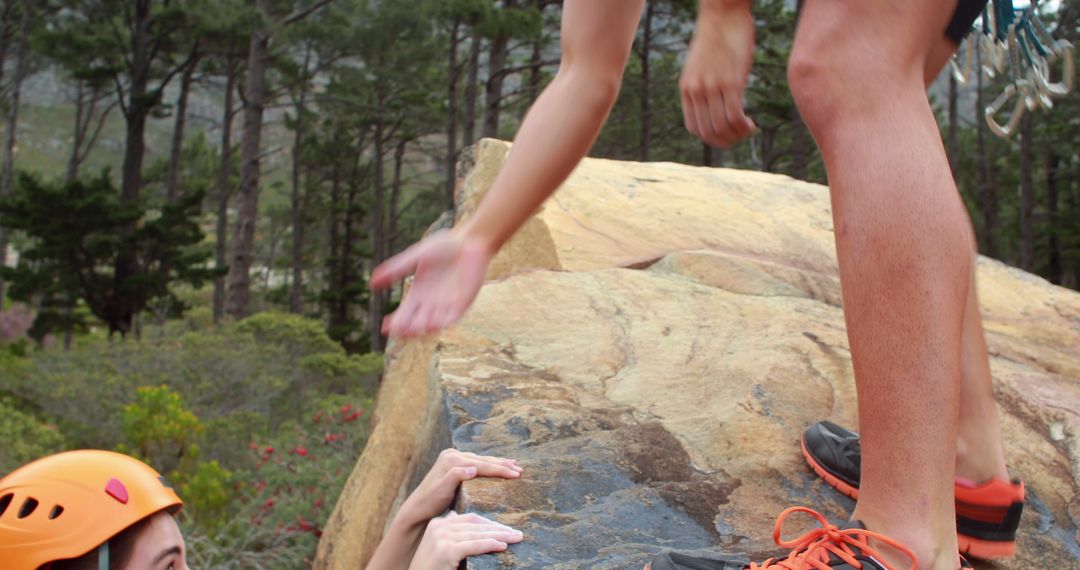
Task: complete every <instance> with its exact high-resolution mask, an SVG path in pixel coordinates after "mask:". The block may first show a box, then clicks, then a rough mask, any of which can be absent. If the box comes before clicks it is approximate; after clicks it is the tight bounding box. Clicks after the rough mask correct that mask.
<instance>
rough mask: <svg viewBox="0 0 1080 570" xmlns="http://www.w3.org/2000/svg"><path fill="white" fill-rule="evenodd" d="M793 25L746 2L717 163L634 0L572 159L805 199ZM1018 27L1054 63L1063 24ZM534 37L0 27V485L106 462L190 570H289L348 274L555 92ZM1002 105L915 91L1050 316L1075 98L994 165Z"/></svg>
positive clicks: (951, 87)
mask: <svg viewBox="0 0 1080 570" xmlns="http://www.w3.org/2000/svg"><path fill="white" fill-rule="evenodd" d="M794 4H795V3H794V2H793V1H784V0H757V1H756V2H755V8H754V11H755V16H756V22H757V45H758V48H757V52H756V55H755V66H754V70H753V75H752V78H751V82H750V86H749V89H748V92H747V107H748V114H749V115H750V116H751V117H753V119H754V120H755V122H756V123H757V125H758V127H759V129H758V131H757V133H755V134H754V136H753V137H752V138H751V139H750V140H749V141H747V142H745V143H743V144H740V145H739V146H736V147H734V148H732V149H730V150H725V151H721V150H719V149H713V148H709V147H707V146H704V145H702V144H701V143H700V142H699V141H697V140H695V139H693V138H692V137H691V136H690V135H689V134H688V133H687V132H686V131H685V129H684V128H683V125H682V112H681V109H680V98H679V93H678V90H677V81H678V75H679V71H680V68H681V63H682V59H683V57H684V54H685V51H686V47H687V42H688V40H689V37H690V34H691V32H692V28H693V20H694V15H695V10H696V7H695V3H694V2H693V1H692V0H651V1H649V2H648V3H647V5H646V8H645V12H644V14H643V15H642V22H641V25H640V27H639V30H638V34H637V38H636V41H635V44H634V48H633V52H632V54H631V57H630V61H629V64H628V67H627V70H626V74H625V79H624V85H623V90H622V93H621V95H620V97H619V100H618V103H617V105H616V107H615V109H614V110H613V112H612V114H611V118H610V119H609V121H608V124H607V126H606V127H605V129H604V131H603V132H602V133H601V135H600V139H599V140H598V142H597V143H596V145H595V147H594V148H593V150H592V153H591V154H592V156H598V157H608V158H616V159H624V160H640V161H673V162H680V163H684V164H693V165H705V166H717V167H719V166H723V167H730V168H740V169H749V170H760V171H765V172H774V173H780V174H786V175H789V176H792V177H794V178H798V179H802V180H809V181H813V182H820V183H825V182H826V180H825V171H824V168H823V165H822V163H821V158H820V156H819V155H818V153H817V151H816V148H815V146H814V144H813V140H812V139H811V138H810V136H809V133H808V132H807V130H806V127H805V126H804V125H803V123H802V121H801V120H800V118H799V116H798V113H797V112H796V110H795V107H794V104H793V102H792V100H791V97H790V95H789V93H788V89H787V85H786V76H785V73H786V72H785V64H786V60H787V56H788V53H789V52H790V49H791V41H792V37H793V31H794V26H795V22H796V12H795V6H794ZM1042 12H1043V17H1044V20H1046V21H1047V22H1049V23H1050V27H1051V29H1052V30H1053V31H1054V33H1055V34H1056V35H1057V36H1058V37H1060V38H1064V39H1067V40H1070V41H1072V42H1073V43H1074V44H1075V43H1078V40H1080V38H1078V35H1080V33H1078V32H1080V30H1078V26H1080V0H1066V1H1064V2H1060V3H1058V2H1054V3H1052V4H1047V6H1046V7H1045V8H1044V9H1043V10H1042ZM560 15H561V2H559V1H555V0H382V1H376V0H3V1H2V2H0V113H2V115H3V121H2V123H0V124H2V127H0V128H2V136H3V137H4V138H3V144H2V145H0V148H2V150H0V252H4V253H5V256H4V257H5V259H4V263H3V264H2V265H3V268H2V269H0V475H2V474H4V473H7V472H8V471H10V470H11V469H14V468H15V467H17V466H18V465H20V464H22V463H24V462H26V461H29V460H31V459H34V458H36V457H39V456H41V455H44V454H47V453H50V452H55V451H58V450H62V449H70V448H78V447H97V448H106V449H119V450H121V451H125V452H127V453H131V454H134V455H137V456H139V457H141V458H143V459H145V460H147V461H149V462H151V464H153V465H154V466H155V467H156V468H157V469H158V470H160V471H162V472H163V473H166V474H167V475H168V476H169V477H170V478H171V479H172V480H173V481H174V483H175V484H176V485H177V486H178V488H179V491H180V494H181V496H183V497H184V498H185V501H186V502H187V506H186V508H185V511H184V513H185V514H184V523H185V532H186V534H187V535H188V538H189V542H190V546H191V551H192V554H193V556H192V567H193V568H209V567H213V568H299V567H304V566H306V564H307V562H308V561H309V560H310V559H311V557H312V556H313V554H314V548H315V544H316V542H317V540H318V537H319V535H320V532H321V528H322V525H323V524H324V523H325V521H326V519H327V517H328V516H329V512H330V510H331V509H332V508H333V505H334V502H335V500H336V497H337V494H338V492H339V491H340V489H341V486H342V485H343V483H344V479H345V477H346V476H347V475H348V472H349V470H350V469H351V467H352V465H353V462H354V461H355V459H356V457H357V456H358V454H359V453H360V451H361V450H362V449H363V445H364V442H365V439H366V432H367V428H366V426H367V418H366V416H365V413H366V411H367V409H368V407H369V405H370V403H371V398H372V395H373V393H374V389H375V387H376V386H377V382H378V377H379V373H380V370H381V366H382V364H381V363H382V356H381V351H382V350H383V348H384V346H385V342H386V339H385V338H383V337H382V336H381V335H380V334H379V328H380V323H381V319H382V317H383V315H385V314H387V313H388V312H389V311H391V310H392V309H393V306H394V303H395V301H396V299H395V297H394V295H393V294H390V293H372V292H371V291H370V290H369V289H368V286H367V277H368V275H369V273H370V270H371V268H372V267H374V266H375V265H377V264H378V263H379V262H381V261H382V260H384V259H386V258H387V257H389V256H390V255H393V254H394V253H395V252H397V251H399V250H401V249H402V248H403V247H405V246H407V245H408V244H410V243H412V242H413V241H415V240H416V239H417V238H418V237H419V236H420V235H421V234H422V232H423V231H424V230H425V228H426V227H428V226H429V225H430V224H431V223H432V222H433V221H434V220H435V219H436V218H437V217H438V216H439V215H440V213H442V212H444V211H446V210H448V209H451V208H452V207H453V203H452V193H453V188H454V183H455V180H456V178H457V173H456V171H455V169H456V162H457V159H458V157H459V155H460V152H461V150H462V149H463V148H465V147H467V146H469V145H471V144H473V143H474V142H475V141H476V140H477V139H478V138H480V137H499V138H511V137H512V136H513V133H514V132H515V130H516V128H517V126H518V125H519V124H520V122H521V120H522V117H523V114H524V113H525V111H526V110H527V108H528V107H529V105H530V103H531V102H532V101H533V100H534V99H535V98H536V96H537V95H538V94H539V92H540V91H541V90H542V89H543V87H544V85H545V84H546V83H547V82H548V81H549V80H550V79H551V77H552V76H553V74H554V73H555V72H556V70H557V67H558V54H559V49H558V42H559V18H560ZM1006 81H1007V80H1006V79H1004V78H1000V77H999V78H997V79H993V80H991V79H987V78H984V77H981V76H979V77H974V78H972V79H971V81H969V82H968V83H967V84H964V85H961V84H958V83H957V81H956V80H955V78H953V77H952V76H951V75H950V74H949V73H947V72H946V73H943V74H942V77H940V78H938V80H937V81H936V82H935V84H934V85H933V87H932V88H931V100H932V102H933V104H934V108H935V110H936V111H937V113H938V116H939V122H940V124H941V129H942V135H943V139H944V141H945V145H946V150H947V152H948V155H949V159H950V163H951V165H952V168H953V172H954V175H955V178H956V180H957V183H958V186H959V188H960V191H961V193H962V195H963V197H964V200H965V202H966V203H967V205H968V208H969V211H970V212H971V215H972V219H973V222H974V225H975V230H976V233H977V235H978V240H979V247H980V251H981V253H983V254H984V255H988V256H991V257H995V258H997V259H1000V260H1002V261H1004V262H1006V263H1009V264H1012V265H1016V266H1018V267H1021V268H1023V269H1025V270H1027V271H1030V272H1033V273H1035V274H1037V275H1040V276H1042V277H1044V278H1045V279H1047V280H1049V281H1051V282H1053V283H1056V284H1059V285H1062V286H1064V287H1070V288H1073V289H1077V288H1078V287H1080V158H1078V147H1080V137H1077V136H1075V133H1076V131H1077V129H1078V128H1080V97H1078V96H1077V95H1075V94H1074V95H1072V96H1070V97H1068V98H1066V99H1064V100H1061V101H1059V102H1058V103H1057V105H1056V106H1055V107H1054V109H1052V110H1050V111H1041V112H1037V113H1028V114H1027V115H1025V117H1024V120H1023V121H1022V123H1021V128H1020V133H1019V134H1018V135H1016V136H1014V137H1013V138H1011V139H1000V138H998V137H995V136H993V135H992V134H991V133H990V132H989V130H988V129H987V128H986V124H985V122H984V121H983V120H982V113H981V111H980V109H982V108H983V107H985V106H986V104H987V103H988V102H989V101H991V100H993V99H994V98H995V97H997V95H998V93H1000V92H1001V90H1002V89H1003V88H1004V86H1005V84H1006ZM1070 133H1072V134H1070ZM878 136H884V137H887V136H889V134H888V133H878ZM718 223H722V221H718Z"/></svg>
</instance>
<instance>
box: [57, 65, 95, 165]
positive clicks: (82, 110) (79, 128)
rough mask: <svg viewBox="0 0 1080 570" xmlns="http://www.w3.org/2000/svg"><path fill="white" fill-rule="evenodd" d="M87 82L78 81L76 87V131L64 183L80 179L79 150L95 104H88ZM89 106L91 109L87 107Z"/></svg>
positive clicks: (91, 101)
mask: <svg viewBox="0 0 1080 570" xmlns="http://www.w3.org/2000/svg"><path fill="white" fill-rule="evenodd" d="M85 95H86V82H85V81H82V80H80V81H78V82H77V83H76V85H75V131H74V132H73V133H72V135H73V136H72V141H71V154H69V155H68V163H67V169H66V170H65V171H64V182H65V183H67V184H71V183H72V182H74V181H75V180H76V179H78V178H79V163H80V162H81V161H80V160H79V149H80V148H82V143H83V125H84V124H86V116H87V115H91V114H93V110H94V102H95V101H96V99H94V98H91V100H90V101H89V102H88V101H86V98H85ZM88 105H89V109H88V108H87V106H88Z"/></svg>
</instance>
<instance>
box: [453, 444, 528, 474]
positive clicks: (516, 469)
mask: <svg viewBox="0 0 1080 570" xmlns="http://www.w3.org/2000/svg"><path fill="white" fill-rule="evenodd" d="M439 460H440V461H442V462H444V464H445V465H447V466H471V467H475V468H476V470H477V474H478V475H479V476H481V477H502V478H505V479H517V478H518V477H521V473H522V471H524V469H522V468H521V466H519V465H518V464H517V462H516V461H514V460H513V459H506V458H503V457H494V456H490V455H477V454H475V453H468V452H461V451H457V450H454V449H448V450H446V451H444V452H442V454H440V456H439Z"/></svg>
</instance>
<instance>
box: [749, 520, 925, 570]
mask: <svg viewBox="0 0 1080 570" xmlns="http://www.w3.org/2000/svg"><path fill="white" fill-rule="evenodd" d="M792 513H807V514H809V515H810V516H812V517H814V518H815V519H817V520H818V522H819V523H821V526H820V527H818V528H815V529H814V530H811V531H810V532H808V533H806V534H804V535H802V536H800V537H799V538H796V539H795V540H788V541H785V540H782V539H781V538H780V535H781V534H782V529H783V528H784V520H785V519H786V518H787V517H788V515H790V514H792ZM871 538H873V539H875V540H878V541H881V542H883V543H885V544H888V545H889V546H892V547H893V548H896V549H897V550H899V551H901V552H903V553H904V554H905V555H907V556H908V557H909V558H911V568H910V569H909V570H916V569H917V568H918V566H919V559H918V558H917V557H916V556H915V553H914V552H912V551H911V550H909V549H908V548H907V547H905V546H904V545H902V544H900V543H899V542H896V541H895V540H893V539H891V538H889V537H887V536H885V535H883V534H880V533H876V532H874V531H871V530H865V529H861V528H852V529H841V528H839V527H837V526H835V525H831V524H829V521H828V520H826V519H825V517H823V516H821V515H820V514H818V513H817V512H816V511H814V510H812V509H808V508H806V507H791V508H790V509H787V510H785V511H784V512H782V513H780V516H779V517H777V519H776V525H775V526H774V527H773V540H774V541H776V544H777V545H778V546H780V547H781V548H791V549H793V550H792V552H791V554H789V555H788V557H787V558H784V559H782V560H781V559H777V558H770V559H769V560H766V561H765V562H763V563H762V564H761V565H758V564H753V563H752V564H750V566H749V568H747V570H811V569H814V568H816V569H818V570H831V567H830V566H829V565H828V562H829V555H830V554H835V555H836V556H837V557H839V558H840V559H841V560H843V561H844V562H847V563H848V564H850V565H852V566H854V567H855V568H862V567H863V563H862V562H860V561H858V560H856V559H855V556H856V555H857V554H856V552H855V551H854V550H852V548H851V547H852V546H855V547H857V548H858V549H859V553H860V554H861V555H862V556H873V557H874V558H880V555H879V554H878V553H877V552H875V551H874V549H873V548H871V547H870V543H869V539H871Z"/></svg>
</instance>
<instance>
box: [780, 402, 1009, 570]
mask: <svg viewBox="0 0 1080 570" xmlns="http://www.w3.org/2000/svg"><path fill="white" fill-rule="evenodd" d="M802 452H803V456H804V457H805V458H806V462H807V463H809V464H810V467H811V468H812V469H813V470H814V472H815V473H817V474H818V475H819V476H820V477H821V478H822V479H824V480H825V482H827V483H828V484H829V485H832V486H833V487H834V488H836V490H838V491H840V492H841V493H843V494H845V495H847V496H849V497H851V498H853V499H858V498H859V479H860V474H861V473H860V460H861V457H862V454H861V451H860V448H859V434H857V433H855V432H853V431H851V430H849V429H845V428H843V427H841V426H838V425H836V424H834V423H832V422H818V423H816V424H814V425H812V426H810V428H809V429H807V430H806V432H805V433H804V434H803V439H802ZM955 495H956V535H957V541H958V543H959V545H960V552H961V553H962V554H969V555H971V556H972V557H974V558H982V559H985V560H994V559H999V558H1009V557H1011V556H1013V555H1015V554H1016V529H1017V527H1019V526H1020V515H1021V514H1022V513H1023V511H1024V483H1023V482H1022V481H1020V480H1014V481H1002V480H1000V479H994V480H991V481H989V482H986V483H982V484H974V483H966V482H962V481H957V483H956V490H955Z"/></svg>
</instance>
